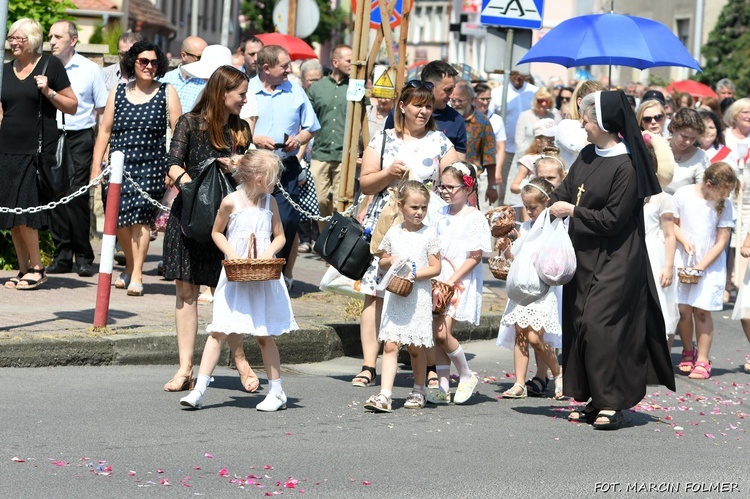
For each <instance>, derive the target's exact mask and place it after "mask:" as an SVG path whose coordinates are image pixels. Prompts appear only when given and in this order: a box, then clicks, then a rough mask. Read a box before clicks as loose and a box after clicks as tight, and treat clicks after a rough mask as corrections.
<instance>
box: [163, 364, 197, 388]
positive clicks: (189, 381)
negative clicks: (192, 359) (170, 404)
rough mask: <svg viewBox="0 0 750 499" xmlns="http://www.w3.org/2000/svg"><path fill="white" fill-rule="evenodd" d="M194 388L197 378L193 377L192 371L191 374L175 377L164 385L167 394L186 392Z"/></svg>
mask: <svg viewBox="0 0 750 499" xmlns="http://www.w3.org/2000/svg"><path fill="white" fill-rule="evenodd" d="M193 388H195V378H194V377H193V370H192V369H191V370H190V374H188V375H184V374H183V375H180V376H178V375H175V376H174V377H173V378H172V379H170V380H169V381H167V383H166V384H165V385H164V391H165V392H184V391H186V390H192V389H193Z"/></svg>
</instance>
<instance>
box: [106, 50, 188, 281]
mask: <svg viewBox="0 0 750 499" xmlns="http://www.w3.org/2000/svg"><path fill="white" fill-rule="evenodd" d="M168 64H169V63H168V61H167V58H166V56H165V55H164V53H163V52H162V51H161V50H160V49H159V47H157V46H156V45H154V44H153V43H151V42H148V41H140V42H137V43H136V44H134V45H133V46H132V47H131V48H130V50H128V52H127V54H126V55H125V57H124V58H123V66H124V69H125V71H126V72H127V73H129V74H132V75H135V78H134V79H133V80H132V81H131V82H129V83H127V84H126V83H121V84H119V85H118V86H117V87H115V88H114V89H113V90H112V92H111V93H110V94H109V99H108V100H107V106H106V107H105V108H104V115H103V116H102V123H101V126H100V127H99V135H98V136H97V139H96V145H95V147H94V155H93V160H92V165H91V175H92V178H93V177H95V176H97V175H98V174H99V173H101V166H102V158H103V157H104V151H105V150H106V148H107V144H109V145H110V152H114V151H122V152H123V153H124V154H125V174H126V179H124V180H123V183H122V192H121V193H120V211H119V216H118V218H117V239H118V240H119V242H120V245H121V246H122V250H123V252H124V253H125V260H126V264H125V271H124V272H123V273H122V274H121V275H120V277H119V278H118V279H117V280H116V281H115V287H118V288H127V290H128V295H130V296H142V295H143V262H144V261H145V260H146V253H147V252H148V245H149V237H150V235H151V230H150V226H151V223H152V222H153V221H154V219H155V218H156V214H157V209H156V207H155V206H153V205H152V204H150V203H149V202H148V201H147V200H146V199H145V198H144V197H143V196H141V194H140V193H139V192H138V191H137V190H136V188H135V186H134V185H133V184H132V183H131V182H130V181H128V180H127V176H128V175H129V176H130V178H131V179H132V180H133V181H134V182H136V183H137V184H138V185H139V186H140V188H141V189H143V190H144V191H146V192H147V193H148V194H149V195H150V196H151V197H152V198H153V199H156V200H159V199H161V197H162V195H163V194H164V190H165V189H166V183H165V179H166V174H167V151H166V142H165V141H166V128H167V115H168V116H169V118H168V119H169V123H170V127H172V128H174V124H175V122H176V121H177V118H179V117H180V114H181V107H180V99H179V97H178V96H177V92H176V91H175V89H174V87H172V86H171V85H168V84H166V83H164V84H162V83H159V82H158V81H157V80H156V78H160V77H162V76H164V73H165V72H166V70H167V68H168ZM167 108H168V109H167ZM105 199H106V193H105Z"/></svg>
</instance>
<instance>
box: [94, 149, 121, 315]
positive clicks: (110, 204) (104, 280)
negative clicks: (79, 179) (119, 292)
mask: <svg viewBox="0 0 750 499" xmlns="http://www.w3.org/2000/svg"><path fill="white" fill-rule="evenodd" d="M109 164H110V166H111V167H112V170H111V171H110V174H109V188H108V190H107V210H106V211H105V213H104V236H103V237H102V254H101V257H100V262H99V282H98V283H97V288H96V310H95V311H94V328H102V327H105V326H106V325H107V318H108V317H109V296H110V293H111V290H112V267H113V266H114V260H115V242H116V241H117V237H116V236H115V231H116V230H117V215H118V214H119V211H120V189H121V188H122V171H123V168H124V167H125V154H123V153H122V152H121V151H115V152H113V153H112V156H111V158H110V162H109Z"/></svg>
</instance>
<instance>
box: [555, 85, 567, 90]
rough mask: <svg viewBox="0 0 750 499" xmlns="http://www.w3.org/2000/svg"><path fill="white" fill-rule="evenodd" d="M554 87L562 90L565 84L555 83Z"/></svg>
mask: <svg viewBox="0 0 750 499" xmlns="http://www.w3.org/2000/svg"><path fill="white" fill-rule="evenodd" d="M552 88H553V89H555V90H562V89H563V88H565V86H564V85H555V86H554V87H552Z"/></svg>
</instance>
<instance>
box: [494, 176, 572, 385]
mask: <svg viewBox="0 0 750 499" xmlns="http://www.w3.org/2000/svg"><path fill="white" fill-rule="evenodd" d="M553 190H554V189H553V187H552V184H550V183H549V182H547V181H546V180H544V179H542V178H538V177H537V178H535V179H533V180H531V182H529V183H528V184H526V185H525V186H524V187H523V188H522V189H521V199H522V200H523V205H524V207H525V208H526V212H527V213H528V214H529V220H527V221H526V222H524V223H523V224H522V225H521V238H523V237H524V236H525V235H526V233H527V232H528V231H529V229H531V227H532V225H533V224H534V221H535V220H536V218H537V217H538V216H539V214H540V213H541V212H542V211H544V208H545V207H546V206H547V202H548V201H549V197H550V195H551V194H552V191H553ZM521 251H523V249H522V250H521ZM511 265H512V264H511ZM561 295H562V286H550V287H549V290H548V291H547V293H545V294H544V295H543V296H542V297H540V298H538V299H537V300H536V301H534V302H532V303H530V304H528V305H521V304H520V303H516V302H515V301H513V300H508V304H507V305H506V307H505V312H504V313H503V318H502V320H501V321H500V333H499V335H498V337H497V344H498V345H500V346H502V347H505V348H511V349H513V367H514V371H515V375H516V382H515V383H514V384H513V386H512V387H510V388H509V389H508V390H506V391H505V392H503V394H502V396H503V397H504V398H526V396H527V393H528V392H527V388H526V386H525V385H524V384H523V382H524V380H525V379H526V372H527V370H528V368H529V345H531V346H532V348H533V349H534V351H535V352H536V354H537V355H538V357H539V359H541V360H544V363H545V364H547V366H549V369H550V371H552V376H553V377H554V380H555V398H556V399H561V398H562V397H563V385H562V381H563V379H562V371H561V369H560V364H559V363H558V362H557V356H556V355H555V351H554V349H555V348H560V347H561V346H562V329H561V327H560V309H559V302H560V299H561Z"/></svg>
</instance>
